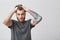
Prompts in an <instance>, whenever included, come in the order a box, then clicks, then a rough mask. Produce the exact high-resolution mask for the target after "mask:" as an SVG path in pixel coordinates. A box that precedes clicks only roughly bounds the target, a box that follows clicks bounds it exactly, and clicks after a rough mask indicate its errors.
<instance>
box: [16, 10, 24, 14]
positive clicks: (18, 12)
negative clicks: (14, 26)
mask: <svg viewBox="0 0 60 40" xmlns="http://www.w3.org/2000/svg"><path fill="white" fill-rule="evenodd" d="M24 13H25V11H24V10H17V14H24Z"/></svg>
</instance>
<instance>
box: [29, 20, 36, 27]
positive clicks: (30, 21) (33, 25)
mask: <svg viewBox="0 0 60 40" xmlns="http://www.w3.org/2000/svg"><path fill="white" fill-rule="evenodd" d="M28 21H29V24H30V28H33V27H35V25H32V24H31V19H29V20H28Z"/></svg>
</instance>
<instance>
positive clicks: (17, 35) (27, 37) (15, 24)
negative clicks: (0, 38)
mask: <svg viewBox="0 0 60 40" xmlns="http://www.w3.org/2000/svg"><path fill="white" fill-rule="evenodd" d="M26 12H28V13H29V14H31V15H32V16H33V18H34V19H29V20H27V21H25V16H26ZM14 13H16V17H17V21H16V20H13V19H11V17H12V16H13V14H14ZM41 20H42V16H40V15H38V14H37V13H36V12H34V11H32V10H30V9H27V8H26V7H24V6H23V5H21V4H18V5H16V6H15V8H14V9H13V10H12V11H11V12H10V13H9V15H8V16H7V17H6V18H5V19H4V20H3V24H5V25H7V26H8V28H10V29H11V40H31V28H33V27H34V26H35V25H36V24H38V23H39V22H40V21H41Z"/></svg>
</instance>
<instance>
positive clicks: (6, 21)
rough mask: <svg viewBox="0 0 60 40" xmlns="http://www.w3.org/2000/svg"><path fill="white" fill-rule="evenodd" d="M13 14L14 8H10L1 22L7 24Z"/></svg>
mask: <svg viewBox="0 0 60 40" xmlns="http://www.w3.org/2000/svg"><path fill="white" fill-rule="evenodd" d="M13 14H14V10H12V11H11V12H10V13H8V15H7V16H6V17H5V18H4V19H3V23H4V24H7V23H8V22H9V21H10V20H11V18H12V16H13Z"/></svg>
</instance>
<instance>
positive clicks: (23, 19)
mask: <svg viewBox="0 0 60 40" xmlns="http://www.w3.org/2000/svg"><path fill="white" fill-rule="evenodd" d="M17 20H18V21H19V22H24V21H25V17H24V18H20V19H18V18H17Z"/></svg>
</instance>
